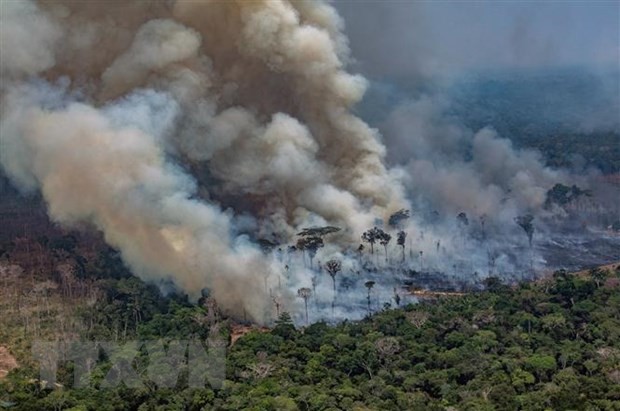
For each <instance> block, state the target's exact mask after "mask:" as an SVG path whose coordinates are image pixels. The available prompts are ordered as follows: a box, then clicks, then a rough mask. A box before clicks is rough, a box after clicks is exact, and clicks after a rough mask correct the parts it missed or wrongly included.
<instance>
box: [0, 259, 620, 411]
mask: <svg viewBox="0 0 620 411" xmlns="http://www.w3.org/2000/svg"><path fill="white" fill-rule="evenodd" d="M108 266H113V260H110V261H108ZM117 268H118V270H121V271H122V265H120V264H119V265H117ZM485 285H486V290H485V291H482V292H477V293H471V294H467V295H464V296H452V297H441V298H436V299H432V300H425V301H422V302H421V303H419V304H411V305H407V306H405V307H393V308H389V307H385V308H384V309H383V310H381V311H379V312H373V313H371V315H369V316H368V317H366V318H365V319H364V320H361V321H358V322H347V321H345V322H342V323H339V324H326V323H322V322H320V323H315V324H312V325H309V326H307V327H300V326H296V325H294V324H293V323H292V321H291V320H290V316H289V315H288V313H281V315H280V318H279V320H278V321H277V322H276V324H275V326H274V327H273V328H272V329H270V330H267V329H258V328H252V327H247V328H248V329H251V331H249V332H247V333H245V335H243V336H242V337H241V338H239V339H236V341H234V344H231V341H230V338H231V337H230V335H231V332H232V331H233V330H234V329H235V328H236V327H239V324H238V323H234V322H232V321H231V320H230V319H225V318H222V316H221V315H220V313H219V312H218V309H217V305H216V304H215V303H214V301H212V300H211V299H210V298H208V297H205V298H203V299H202V300H201V301H200V304H198V305H194V304H190V303H189V302H188V301H187V299H186V298H184V297H180V296H168V297H162V296H161V295H160V293H159V290H158V289H157V288H155V287H153V286H151V285H147V284H145V283H143V282H141V281H140V280H139V279H137V278H135V277H130V276H129V275H128V273H121V274H117V275H116V278H108V279H107V280H105V282H104V283H102V284H100V289H101V291H102V292H103V293H104V295H103V296H101V298H99V299H97V302H95V303H92V304H88V303H83V304H79V306H78V307H77V308H75V310H73V311H72V314H71V315H73V316H74V318H75V321H79V322H80V323H81V324H85V326H83V327H81V328H80V329H79V332H78V333H77V334H79V335H74V337H79V338H82V339H87V340H94V341H117V342H118V343H119V344H121V345H122V344H123V343H124V342H126V341H136V340H139V341H153V340H163V341H164V342H172V341H175V340H182V339H185V340H189V339H194V340H197V341H202V342H204V341H206V340H207V339H208V338H209V336H210V335H211V336H213V335H214V334H217V335H218V336H220V337H222V338H224V339H225V340H226V342H227V345H228V348H227V354H226V374H225V380H224V381H223V383H222V384H220V385H218V386H211V385H209V384H208V383H207V384H205V385H204V386H203V387H199V388H197V387H195V386H190V384H188V379H187V372H186V370H185V369H181V372H180V373H179V378H178V380H177V381H175V382H176V385H174V387H169V388H162V387H158V385H157V384H156V383H155V382H154V381H152V380H149V378H148V376H147V375H146V373H145V369H146V368H147V366H148V362H149V361H156V360H153V359H152V358H151V357H149V356H148V355H147V353H146V351H145V350H143V349H138V351H137V355H135V358H133V357H134V356H133V355H129V354H127V353H125V355H126V360H127V361H130V362H131V365H132V367H133V370H135V372H136V373H137V374H138V375H140V376H141V382H140V384H138V385H136V386H131V387H130V386H127V384H125V383H120V384H118V385H116V386H113V387H107V388H106V387H103V386H102V380H103V378H104V377H105V376H106V375H107V374H109V373H110V372H111V369H112V368H114V367H113V364H114V363H115V362H118V358H112V357H115V356H117V355H120V356H121V357H122V355H123V353H122V350H120V354H119V353H116V354H115V355H114V356H112V355H109V356H106V355H101V356H100V357H99V358H98V360H97V361H96V363H95V364H93V365H92V369H91V372H90V373H89V375H88V377H89V379H88V381H87V382H86V383H84V381H82V384H81V385H80V386H79V387H77V386H74V385H75V381H74V379H73V371H75V370H74V366H73V364H72V363H71V362H70V361H67V362H64V363H63V362H60V364H59V367H58V373H57V376H58V377H57V378H58V379H57V382H56V384H54V385H53V386H51V387H50V386H47V385H46V383H45V382H42V381H40V380H39V379H37V378H38V368H37V364H36V363H35V362H33V361H28V360H27V359H25V358H26V357H27V355H23V356H22V357H23V358H24V359H23V361H24V363H23V364H22V366H21V367H20V368H16V369H14V370H13V371H11V372H10V373H9V375H8V376H7V377H6V378H5V379H3V380H0V408H2V409H12V410H69V409H70V410H212V409H213V410H241V409H247V410H405V409H408V410H620V293H619V290H620V266H616V267H612V268H610V269H605V270H602V269H594V270H591V271H590V272H586V273H580V274H569V273H567V272H565V271H557V272H555V273H554V274H553V275H552V276H549V277H548V278H546V279H543V280H539V281H537V282H532V283H523V284H520V285H518V286H508V285H505V284H503V283H502V282H501V280H500V279H499V278H496V277H492V278H488V279H487V280H485ZM76 298H77V297H76ZM42 306H44V305H43V304H42ZM53 309H54V308H53V305H52V308H51V310H52V311H53ZM47 316H48V317H49V318H52V317H53V313H48V314H47ZM40 321H41V322H42V323H45V321H46V314H45V313H43V314H42V317H41V319H40ZM67 321H71V320H70V319H69V318H67ZM44 328H45V327H44V326H42V327H41V328H40V329H41V330H43V329H44ZM11 330H13V333H17V331H16V330H17V328H10V327H9V328H6V327H5V328H4V329H3V331H1V332H0V337H2V339H3V340H4V339H5V338H6V339H10V338H11V335H8V334H9V333H10V332H11ZM17 334H19V333H17ZM43 336H44V333H43ZM13 337H14V336H13ZM13 342H14V344H15V345H16V346H19V345H20V344H23V343H24V341H23V340H20V337H17V338H16V339H14V340H13ZM18 357H19V356H18ZM184 370H185V371H184ZM149 375H150V374H149Z"/></svg>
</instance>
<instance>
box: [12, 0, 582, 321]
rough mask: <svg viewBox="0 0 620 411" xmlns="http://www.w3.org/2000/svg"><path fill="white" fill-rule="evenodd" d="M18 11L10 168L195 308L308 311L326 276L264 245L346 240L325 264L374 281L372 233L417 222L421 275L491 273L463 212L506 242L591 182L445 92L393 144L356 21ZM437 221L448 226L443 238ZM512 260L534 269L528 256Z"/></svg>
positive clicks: (165, 7)
mask: <svg viewBox="0 0 620 411" xmlns="http://www.w3.org/2000/svg"><path fill="white" fill-rule="evenodd" d="M1 7H2V9H1V15H0V17H1V24H0V30H1V32H0V44H1V53H2V56H1V59H0V69H1V75H2V81H1V85H0V93H1V99H2V111H1V116H2V119H1V124H0V127H1V129H0V133H1V134H0V144H1V148H2V149H1V152H0V162H1V165H2V168H3V169H4V171H5V173H6V174H7V175H8V176H9V177H10V178H11V180H12V181H13V182H14V184H15V185H16V186H18V187H19V188H20V189H21V190H22V191H24V192H32V191H37V190H38V191H40V192H41V193H42V194H43V196H44V198H45V201H46V203H47V205H48V210H49V215H50V216H51V218H52V219H53V220H54V221H57V222H59V223H62V224H64V225H68V226H71V225H73V224H76V223H84V222H86V223H89V224H91V225H93V226H94V227H96V229H98V230H100V231H101V232H102V233H103V235H104V237H105V239H106V241H107V242H108V243H109V244H110V245H112V246H113V247H115V248H118V249H119V250H120V251H121V253H122V256H123V259H124V261H125V262H126V263H127V265H128V266H129V267H130V268H131V269H132V271H133V272H134V273H135V274H136V275H138V276H140V277H141V278H143V279H145V280H149V281H154V282H163V281H172V282H173V283H174V284H175V285H176V287H178V288H179V289H180V290H182V291H184V292H186V293H188V294H189V295H190V296H192V297H193V298H197V297H199V296H200V293H201V291H202V290H203V289H204V288H208V289H209V290H210V292H211V293H212V295H213V296H214V297H215V298H216V299H217V301H218V303H219V305H220V306H221V307H222V308H223V309H224V310H225V311H226V312H228V313H230V314H233V315H236V316H239V317H241V316H242V315H246V314H247V315H249V316H250V317H251V318H252V319H253V320H255V321H258V322H264V321H268V319H269V318H270V316H271V311H272V305H271V304H272V301H271V299H270V298H269V295H270V293H271V294H272V296H273V294H274V293H277V294H278V295H277V298H278V299H279V300H280V301H282V303H283V304H284V305H287V304H288V306H289V307H293V306H294V305H296V306H297V307H299V304H301V303H300V301H294V300H295V298H294V290H296V288H297V287H302V286H304V287H307V286H309V284H310V281H311V277H312V276H313V275H314V274H313V273H312V270H311V269H308V268H306V267H305V257H304V256H302V257H301V259H302V261H303V264H302V261H300V257H299V256H290V255H288V256H284V254H285V253H284V252H282V253H280V255H279V256H276V255H274V254H269V253H264V252H262V250H261V249H260V247H258V246H257V245H256V244H257V240H258V239H260V238H268V239H270V240H271V241H273V242H275V243H277V244H281V247H282V248H284V249H286V244H290V243H292V242H294V241H295V235H296V233H297V232H299V231H300V229H302V228H304V227H309V226H320V225H336V226H338V227H342V228H343V230H342V232H340V233H338V234H337V235H334V236H332V237H333V239H330V241H332V243H331V244H326V247H325V248H324V249H323V250H321V251H320V255H319V257H317V258H318V259H323V261H325V260H326V259H328V258H330V257H339V258H341V259H343V260H344V265H343V267H344V268H343V272H346V273H355V272H359V271H360V269H361V268H360V267H361V266H363V262H362V261H357V260H356V258H355V256H354V254H355V253H354V252H351V250H354V249H355V248H357V245H358V244H359V241H360V235H361V234H362V232H363V231H365V230H366V229H368V228H370V227H372V226H373V225H375V224H383V223H382V222H386V221H387V220H388V218H389V216H390V215H391V214H392V213H394V212H395V211H397V210H399V209H403V208H404V209H413V214H414V217H413V218H412V219H411V220H410V221H409V222H408V223H407V224H408V226H407V230H408V232H409V233H410V235H411V236H412V237H413V236H415V239H416V240H415V241H416V247H417V249H416V253H417V252H418V251H419V252H420V262H419V264H420V265H422V261H421V260H422V252H425V253H426V255H427V256H428V257H425V258H427V259H428V260H424V261H425V263H427V264H431V263H433V262H434V263H436V266H437V268H438V269H446V268H450V269H451V267H456V266H457V262H459V263H460V261H461V260H462V259H463V258H464V257H463V256H466V255H472V257H471V260H472V263H471V267H469V268H467V270H469V271H471V272H473V271H474V270H476V269H477V270H478V271H480V269H478V267H481V266H484V267H486V265H487V262H486V258H487V257H486V251H484V252H482V253H479V254H476V255H473V254H472V253H475V252H476V251H475V249H476V247H475V246H473V245H472V246H471V247H469V248H468V247H465V246H463V245H462V244H460V243H459V241H458V240H457V239H455V236H454V226H455V224H456V223H455V221H454V217H455V216H456V214H458V213H459V212H466V213H467V214H468V215H470V216H471V217H476V218H481V217H483V216H487V217H488V219H489V225H490V226H492V225H493V224H495V225H496V226H497V227H502V226H503V225H506V223H507V222H510V223H511V224H512V226H511V228H504V229H501V230H500V229H499V228H498V232H500V231H501V232H502V233H504V234H506V233H508V234H514V232H515V231H518V230H519V228H518V227H515V226H514V223H513V220H514V218H515V217H517V216H518V215H520V214H523V213H525V212H530V213H537V212H539V211H540V212H542V211H541V209H542V206H543V204H544V202H545V193H546V191H547V190H548V189H549V188H550V187H552V186H553V185H554V184H555V183H558V182H566V183H568V182H569V181H574V179H573V177H570V178H569V174H568V172H567V171H559V170H554V169H550V168H548V167H546V166H545V165H544V164H543V162H542V161H541V158H540V156H539V155H538V154H537V153H535V152H532V151H524V150H517V149H515V148H514V147H513V146H512V144H511V143H510V142H509V141H508V140H505V139H502V138H501V137H499V136H498V135H497V133H496V132H495V131H493V129H492V128H483V129H480V130H470V129H468V128H467V127H464V126H462V125H461V124H460V123H459V122H457V121H452V120H451V119H449V118H446V114H445V112H446V110H445V108H446V107H447V103H446V102H445V101H443V100H442V99H443V97H442V96H441V95H440V94H429V95H426V96H424V97H422V98H419V99H414V100H410V101H406V102H404V103H403V104H399V105H397V106H395V107H394V108H393V109H391V110H390V113H389V114H388V115H387V116H386V119H385V121H384V123H382V124H381V127H382V130H383V135H380V134H379V132H378V131H377V130H376V129H373V128H371V127H370V126H369V125H368V124H367V123H365V122H364V121H363V120H362V119H360V118H359V117H357V116H356V115H355V114H354V111H353V110H354V109H355V107H356V105H357V104H358V103H359V102H360V101H361V100H362V97H363V96H364V93H365V90H366V88H367V85H368V84H367V80H366V79H365V78H364V77H362V76H360V75H356V74H351V73H349V72H348V71H347V67H348V66H349V65H350V64H351V63H354V60H353V58H360V59H361V58H364V59H366V56H365V55H364V54H363V53H360V54H359V55H357V53H358V51H357V49H356V48H355V47H354V51H355V53H354V54H355V55H354V56H351V52H350V50H349V45H348V39H347V37H346V36H345V34H344V32H343V30H344V23H343V20H342V19H341V17H340V16H339V14H338V13H337V11H336V9H335V8H334V7H333V6H331V5H330V4H327V3H324V2H321V1H316V2H315V1H306V0H300V1H284V0H282V1H278V0H272V1H252V2H249V1H241V0H240V1H226V2H222V1H204V2H197V1H189V0H176V1H155V0H153V1H141V2H131V3H127V4H124V3H123V4H121V3H110V2H75V1H63V0H49V1H41V2H39V3H35V2H33V1H30V0H24V1H3V2H2V3H1ZM337 7H339V8H343V5H342V4H338V5H337ZM348 7H352V6H350V5H349V6H348ZM411 7H413V8H415V7H417V6H415V5H412V6H411ZM369 10H372V9H369ZM349 11H351V9H349ZM366 17H367V16H366ZM362 20H363V19H362ZM398 27H399V26H398ZM354 29H355V27H354ZM355 30H357V31H356V32H360V31H359V27H358V28H357V29H355ZM390 30H393V31H394V32H393V36H394V37H397V36H398V35H399V33H398V32H397V31H398V29H397V27H393V28H392V29H390ZM358 40H359V39H358ZM355 41H357V40H355ZM377 41H378V40H377ZM416 44H417V45H416V47H414V50H418V49H419V50H423V49H424V48H425V47H426V46H427V45H428V42H426V40H425V39H422V40H416ZM385 53H387V54H389V55H390V56H392V55H395V54H396V52H395V51H393V49H389V48H386V49H385ZM425 55H426V54H425V52H420V53H419V54H416V53H413V54H412V56H413V57H415V58H413V59H409V58H408V57H407V56H408V55H403V60H402V64H400V63H399V62H396V64H394V65H393V67H394V72H393V73H392V74H394V75H395V76H400V77H403V76H405V77H407V76H409V77H412V78H416V79H420V78H421V79H424V78H428V77H429V76H431V74H432V73H434V72H435V71H436V70H440V68H438V67H437V65H435V64H433V63H432V62H430V63H429V62H428V61H426V60H425V57H424V56H425ZM384 58H386V56H383V57H382V56H379V60H381V59H384ZM373 59H374V57H372V56H371V57H368V58H367V59H366V61H368V62H370V64H374V63H373ZM374 61H375V62H376V59H374ZM427 63H428V64H427ZM354 67H357V65H355V64H354ZM361 67H362V68H363V67H364V66H363V65H362V66H361ZM364 71H365V72H366V73H370V74H373V75H375V74H378V73H380V72H379V71H378V70H377V69H369V70H364ZM416 81H417V80H416ZM412 84H413V82H412ZM583 183H584V184H585V185H586V186H587V184H588V183H587V181H585V180H584V181H583ZM435 211H436V212H440V213H441V218H443V219H444V220H443V223H440V224H438V225H437V227H435V228H429V227H428V218H427V214H429V213H430V212H435ZM487 217H485V218H487ZM425 231H426V235H424V232H425ZM519 241H520V240H515V242H516V243H518V242H519ZM440 242H441V244H442V246H441V250H442V252H441V253H440V245H439V243H440ZM434 249H436V250H437V252H436V253H435V254H433V253H432V250H434ZM403 251H404V250H403ZM410 252H411V253H412V254H413V250H411V251H410ZM447 255H451V256H452V257H451V258H452V259H448V258H447V257H446V256H447ZM387 258H388V255H387V251H386V259H387ZM443 260H445V261H444V262H441V261H443ZM498 261H499V263H498V266H499V267H500V268H505V269H507V270H512V271H514V270H515V267H516V265H515V264H516V263H515V262H514V261H513V260H511V257H510V256H509V255H508V254H505V258H504V259H503V260H502V257H501V256H500V257H498ZM285 263H287V268H286V269H285V268H284V264H285ZM540 263H541V264H544V261H540ZM416 264H417V263H416ZM442 264H443V265H442ZM501 264H503V266H502V265H501ZM288 265H290V268H289V267H288ZM459 267H460V266H459ZM289 270H290V271H291V272H289ZM343 275H344V274H343ZM347 275H349V274H347ZM358 276H359V275H358ZM360 281H361V280H360V279H357V280H352V283H351V284H353V283H359V282H360ZM282 282H284V283H285V284H284V286H282ZM358 286H359V284H358ZM321 287H324V288H325V289H322V288H321ZM276 288H277V291H274V290H276ZM386 289H387V290H389V291H388V292H387V294H388V295H389V294H390V293H391V290H392V284H390V285H388V286H387V287H386ZM319 291H320V295H326V294H329V293H330V292H331V291H330V290H329V284H322V285H321V284H319ZM381 292H382V291H381V290H378V291H377V293H381ZM383 293H384V294H385V290H383ZM315 298H318V299H319V303H320V302H321V300H320V298H321V297H315ZM330 298H331V297H330ZM352 298H353V297H352V296H351V295H345V294H343V297H342V301H347V299H352ZM387 298H389V297H387ZM325 301H327V300H325ZM351 301H353V300H351ZM351 304H354V303H353V302H351ZM291 309H292V308H291ZM361 311H362V312H363V311H364V307H363V304H362V308H361ZM346 315H347V313H346V310H344V311H343V312H341V313H338V314H336V315H335V316H336V317H339V316H340V317H343V316H346Z"/></svg>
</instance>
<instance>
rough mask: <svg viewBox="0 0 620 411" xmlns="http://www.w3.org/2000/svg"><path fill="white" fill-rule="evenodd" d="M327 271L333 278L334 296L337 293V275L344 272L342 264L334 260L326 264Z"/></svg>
mask: <svg viewBox="0 0 620 411" xmlns="http://www.w3.org/2000/svg"><path fill="white" fill-rule="evenodd" d="M325 270H327V273H328V274H329V276H330V277H331V278H332V283H333V284H334V294H335V293H336V274H338V273H339V272H340V270H342V262H341V261H340V260H336V259H332V260H329V261H328V262H326V263H325Z"/></svg>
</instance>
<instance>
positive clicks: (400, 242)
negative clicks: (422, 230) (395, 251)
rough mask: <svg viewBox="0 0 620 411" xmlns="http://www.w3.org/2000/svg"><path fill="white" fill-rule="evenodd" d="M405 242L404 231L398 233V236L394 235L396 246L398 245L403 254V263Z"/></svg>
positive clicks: (405, 235)
mask: <svg viewBox="0 0 620 411" xmlns="http://www.w3.org/2000/svg"><path fill="white" fill-rule="evenodd" d="M406 240H407V233H406V232H405V231H402V230H401V231H399V232H398V234H396V244H398V245H399V246H400V247H401V249H402V252H403V256H402V262H403V263H404V262H405V241H406Z"/></svg>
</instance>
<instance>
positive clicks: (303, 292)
mask: <svg viewBox="0 0 620 411" xmlns="http://www.w3.org/2000/svg"><path fill="white" fill-rule="evenodd" d="M311 295H312V290H311V289H309V288H305V287H304V288H300V289H299V290H297V296H298V297H299V298H302V299H303V300H304V305H305V308H306V325H308V300H309V299H310V296H311Z"/></svg>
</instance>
